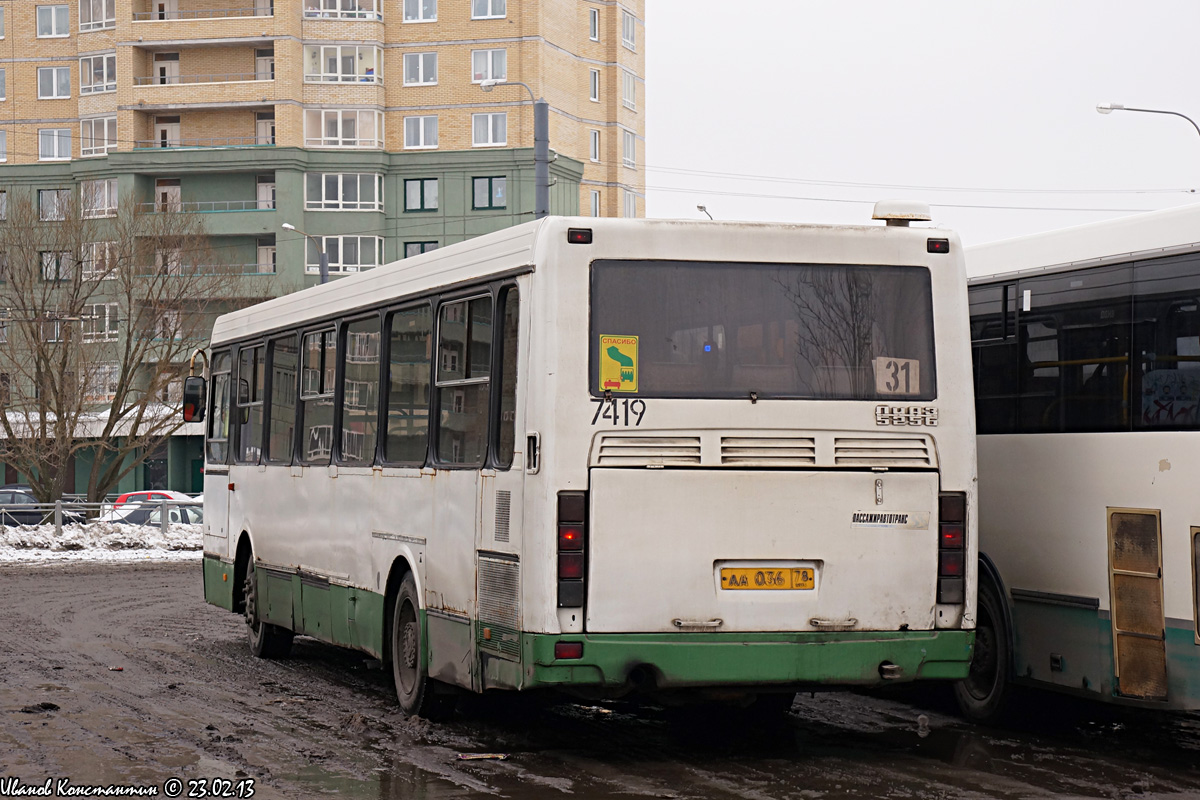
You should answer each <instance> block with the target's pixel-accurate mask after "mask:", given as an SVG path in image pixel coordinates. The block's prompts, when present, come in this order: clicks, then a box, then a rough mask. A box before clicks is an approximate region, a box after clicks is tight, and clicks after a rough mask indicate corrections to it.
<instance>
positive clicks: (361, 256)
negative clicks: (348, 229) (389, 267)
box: [307, 236, 383, 273]
mask: <svg viewBox="0 0 1200 800" xmlns="http://www.w3.org/2000/svg"><path fill="white" fill-rule="evenodd" d="M321 246H322V247H324V248H325V255H326V256H328V258H329V271H330V272H331V273H333V272H362V271H364V270H368V269H372V268H373V267H377V266H379V265H380V264H382V263H383V237H382V236H325V237H322V239H321ZM307 247H308V262H307V269H308V272H310V273H317V272H320V271H321V268H320V264H321V260H320V256H319V255H318V254H317V246H316V244H314V243H313V240H312V239H311V238H309V239H307Z"/></svg>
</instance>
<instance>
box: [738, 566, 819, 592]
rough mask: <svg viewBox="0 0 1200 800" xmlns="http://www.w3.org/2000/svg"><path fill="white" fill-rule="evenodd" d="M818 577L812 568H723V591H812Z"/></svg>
mask: <svg viewBox="0 0 1200 800" xmlns="http://www.w3.org/2000/svg"><path fill="white" fill-rule="evenodd" d="M815 586H816V576H815V574H814V570H813V568H812V567H786V568H784V569H769V568H761V567H721V588H722V589H792V590H795V589H812V588H814V587H815Z"/></svg>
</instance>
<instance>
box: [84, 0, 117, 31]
mask: <svg viewBox="0 0 1200 800" xmlns="http://www.w3.org/2000/svg"><path fill="white" fill-rule="evenodd" d="M115 27H117V0H79V30H81V31H95V30H99V29H101V28H115Z"/></svg>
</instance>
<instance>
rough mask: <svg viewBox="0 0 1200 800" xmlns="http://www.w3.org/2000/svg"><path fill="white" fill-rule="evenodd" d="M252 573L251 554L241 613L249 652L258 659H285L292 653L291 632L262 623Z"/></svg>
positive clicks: (254, 577) (255, 580)
mask: <svg viewBox="0 0 1200 800" xmlns="http://www.w3.org/2000/svg"><path fill="white" fill-rule="evenodd" d="M254 573H255V570H254V554H253V553H251V554H250V560H249V562H247V564H246V582H245V584H244V585H243V592H244V597H245V607H244V609H243V613H244V614H245V616H246V633H247V636H248V639H249V641H250V652H252V653H254V655H256V656H258V657H259V658H287V656H288V654H289V653H290V652H292V632H291V631H289V630H288V629H287V628H281V627H279V626H278V625H272V624H271V623H269V622H264V621H263V619H262V616H261V615H260V614H259V613H258V580H257V576H256V575H255V574H254Z"/></svg>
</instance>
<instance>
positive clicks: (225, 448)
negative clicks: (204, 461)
mask: <svg viewBox="0 0 1200 800" xmlns="http://www.w3.org/2000/svg"><path fill="white" fill-rule="evenodd" d="M231 366H232V360H231V358H230V355H229V351H228V350H226V351H225V352H224V353H216V354H214V355H213V366H212V398H211V402H210V403H209V406H210V407H211V408H212V414H211V416H209V418H208V463H210V464H225V463H228V461H229V380H230V367H231Z"/></svg>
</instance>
